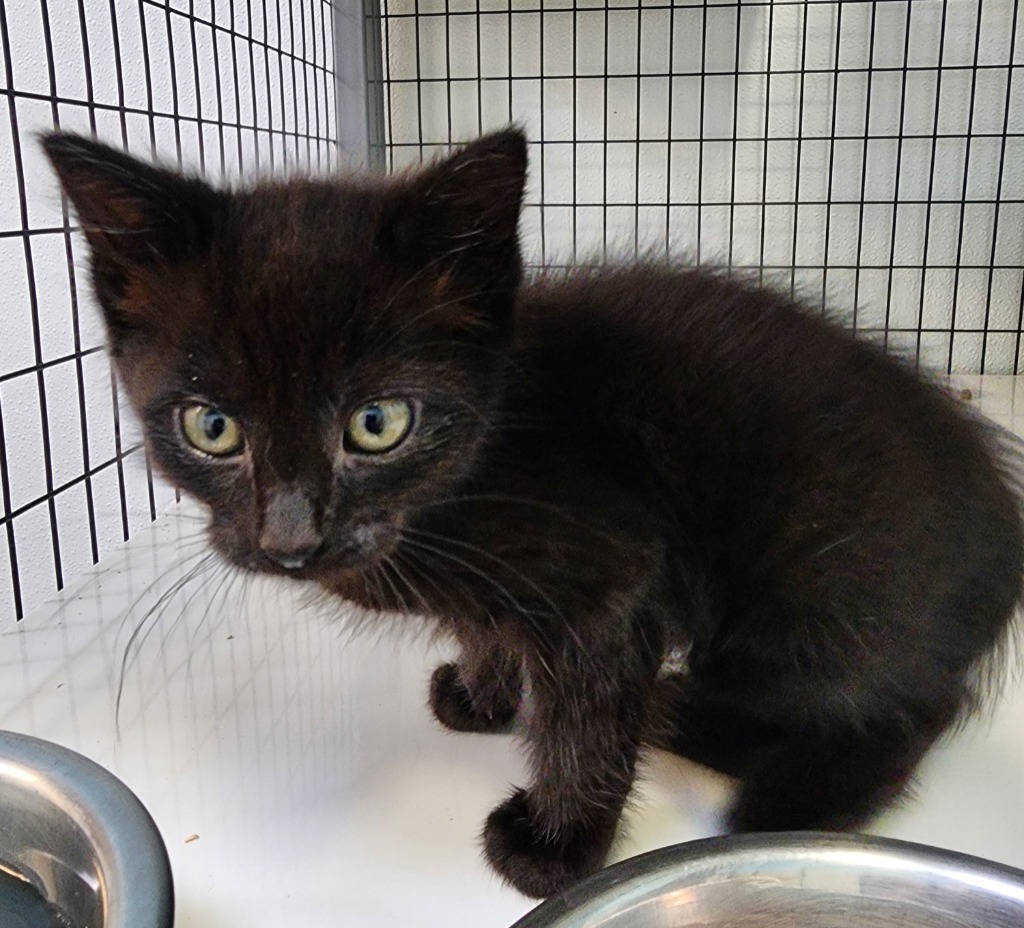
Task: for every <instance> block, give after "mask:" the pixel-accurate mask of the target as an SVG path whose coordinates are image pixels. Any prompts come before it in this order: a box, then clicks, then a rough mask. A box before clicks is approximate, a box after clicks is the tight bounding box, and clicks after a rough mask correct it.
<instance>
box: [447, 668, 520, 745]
mask: <svg viewBox="0 0 1024 928" xmlns="http://www.w3.org/2000/svg"><path fill="white" fill-rule="evenodd" d="M487 702H488V703H489V705H487V707H486V708H481V707H479V706H478V705H474V703H473V699H472V697H471V696H470V693H469V689H468V688H467V687H466V685H465V684H464V683H463V682H462V676H461V674H460V673H459V665H458V664H442V665H441V666H440V667H438V668H437V669H436V670H435V671H434V674H433V676H432V677H431V678H430V708H431V709H432V710H433V712H434V715H435V717H436V718H437V720H438V721H439V722H440V723H441V724H442V725H444V726H446V727H447V728H450V729H452V730H453V731H475V732H494V731H503V730H504V729H505V728H507V727H508V726H509V725H510V724H511V723H512V720H513V719H514V718H515V715H516V707H515V706H514V705H511V704H510V702H509V700H507V699H505V700H502V699H491V700H487Z"/></svg>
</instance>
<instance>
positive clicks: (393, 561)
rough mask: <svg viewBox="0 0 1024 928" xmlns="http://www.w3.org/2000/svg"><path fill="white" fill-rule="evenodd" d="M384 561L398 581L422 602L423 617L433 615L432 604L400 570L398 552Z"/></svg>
mask: <svg viewBox="0 0 1024 928" xmlns="http://www.w3.org/2000/svg"><path fill="white" fill-rule="evenodd" d="M384 561H385V563H386V564H387V565H388V566H389V567H390V568H391V569H392V570H393V571H394V572H395V576H396V577H398V579H399V580H401V581H402V583H404V584H405V586H406V588H407V589H408V590H409V592H410V593H412V594H413V596H415V597H416V598H417V599H418V600H419V601H420V605H422V606H423V615H425V616H429V615H431V614H432V613H433V610H432V609H431V608H430V604H429V603H428V602H427V601H426V599H424V597H423V594H422V593H421V592H420V591H419V590H418V589H416V587H415V586H414V585H413V583H412V582H411V581H410V580H409V578H408V577H407V576H405V574H403V573H402V571H401V569H400V568H399V566H398V552H397V551H396V552H395V553H394V555H391V556H385V558H384Z"/></svg>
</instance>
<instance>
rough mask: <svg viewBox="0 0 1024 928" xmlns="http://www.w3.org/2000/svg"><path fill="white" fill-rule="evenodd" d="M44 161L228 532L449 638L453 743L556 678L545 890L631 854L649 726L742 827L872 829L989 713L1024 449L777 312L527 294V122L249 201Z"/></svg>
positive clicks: (655, 283) (575, 279) (125, 353)
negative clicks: (703, 769) (420, 157)
mask: <svg viewBox="0 0 1024 928" xmlns="http://www.w3.org/2000/svg"><path fill="white" fill-rule="evenodd" d="M45 146H46V150H47V152H48V154H49V156H50V159H51V160H52V162H53V164H54V166H55V167H56V169H57V172H58V174H59V175H60V179H61V181H62V182H63V185H64V189H65V190H66V191H67V194H68V196H69V197H70V198H71V200H72V202H73V203H74V205H75V207H76V209H77V211H78V215H79V216H80V218H81V221H82V224H83V226H84V229H85V233H86V236H87V237H88V240H89V243H90V245H91V248H92V266H93V279H94V283H95V287H96V291H97V294H98V296H99V300H100V302H101V304H102V306H103V309H104V312H105V315H106V321H107V325H108V328H109V334H110V347H111V350H112V352H113V355H114V358H115V360H116V363H117V366H118V369H119V371H120V374H121V377H122V378H123V380H124V383H125V385H126V387H127V389H128V392H129V394H130V396H131V399H132V401H133V403H134V405H135V408H136V409H137V410H138V413H139V415H140V417H141V418H142V421H143V422H144V424H145V428H146V433H147V436H148V443H149V448H150V451H151V453H152V455H153V457H154V459H155V460H156V461H157V462H158V463H159V465H160V467H161V468H162V469H163V471H164V473H166V474H167V476H168V477H169V478H170V479H171V480H172V481H174V482H175V483H176V484H177V485H179V486H181V487H183V488H185V489H186V490H188V491H189V492H190V493H192V494H193V495H194V496H196V497H197V498H198V499H200V500H202V501H203V502H204V503H206V504H207V505H208V506H209V509H210V515H211V525H210V536H211V539H212V541H213V544H214V545H215V546H216V548H217V549H218V550H219V551H220V552H221V553H222V554H223V555H224V556H225V557H227V558H228V559H229V560H230V561H232V562H234V563H235V564H237V565H240V566H242V567H245V568H248V569H251V570H257V571H263V572H267V573H273V574H279V575H284V576H291V577H295V578H298V579H302V580H310V581H313V582H315V583H318V584H320V585H321V586H322V587H324V588H326V589H327V590H329V591H332V592H334V593H337V594H338V595H339V596H342V597H344V598H346V599H349V600H353V601H355V602H358V603H361V604H362V605H364V606H367V607H370V608H380V609H397V610H400V611H403V612H407V613H410V614H418V613H422V614H426V615H427V616H429V617H430V618H431V619H432V620H433V621H434V622H436V623H439V624H440V626H441V627H442V628H443V629H445V630H447V631H449V632H450V633H451V634H453V635H454V636H455V637H456V638H457V639H458V641H459V643H460V645H461V647H462V656H461V658H460V660H459V662H458V663H456V664H448V665H445V666H443V667H440V668H438V669H437V671H436V672H435V673H434V676H433V680H432V682H431V687H430V702H431V706H432V708H433V710H434V713H435V714H436V715H437V717H438V719H440V720H441V722H443V723H444V724H445V725H447V726H448V727H450V728H453V729H457V730H460V731H491V730H495V729H500V728H503V727H505V726H506V725H507V724H508V723H509V722H510V721H512V719H513V718H514V717H515V715H516V712H517V709H518V705H519V700H520V694H521V692H522V689H523V684H524V681H529V684H530V688H531V691H532V700H533V711H532V712H531V713H530V718H529V719H528V721H527V726H526V733H525V737H526V743H527V745H528V747H529V750H530V756H531V761H532V766H533V781H532V783H530V784H529V786H528V787H526V788H524V789H519V790H517V791H516V792H515V793H514V794H513V795H512V796H511V797H509V798H508V799H507V800H506V801H505V802H503V803H502V804H501V805H500V806H499V807H498V808H497V809H496V810H495V811H494V812H493V813H492V814H491V815H490V817H489V818H488V820H487V824H486V827H485V830H484V844H485V848H486V852H487V856H488V858H489V860H490V861H491V863H492V864H493V865H494V867H495V868H496V869H497V870H498V871H499V873H501V875H502V876H503V877H505V879H507V880H508V881H509V882H510V883H512V884H513V885H514V886H516V887H518V888H519V889H520V890H522V891H523V892H524V893H527V894H529V895H533V896H544V895H547V894H549V893H552V892H554V891H556V890H558V889H561V888H562V887H564V886H566V885H567V884H569V883H571V882H572V881H573V880H576V879H577V878H579V877H581V876H584V875H586V874H588V873H590V872H592V871H593V870H595V869H596V868H598V867H600V866H601V864H602V862H603V861H604V859H605V855H606V854H607V852H608V849H609V847H610V845H611V843H612V839H613V837H614V834H615V829H616V824H617V822H618V820H619V816H620V813H621V811H622V808H623V804H624V803H625V801H626V798H627V796H628V795H629V792H630V788H631V786H632V783H633V777H634V770H635V765H636V762H637V755H638V752H639V751H640V748H641V745H642V744H643V743H645V742H646V743H653V744H658V745H663V746H668V747H670V748H672V749H674V750H676V751H678V752H680V753H682V754H685V755H687V756H689V757H692V758H694V759H696V760H698V761H701V762H703V763H706V764H709V765H711V766H713V767H716V768H719V769H721V770H723V771H726V772H728V773H731V774H735V775H736V776H738V777H740V778H741V779H742V781H743V785H742V788H741V791H740V793H739V798H738V800H737V801H736V804H735V806H734V807H733V809H732V811H731V825H732V827H733V828H736V829H753V830H765V829H803V828H850V827H853V826H856V825H858V824H859V823H861V822H863V821H864V820H865V818H866V817H868V816H869V815H870V814H871V813H872V812H873V811H874V810H876V809H877V808H879V806H880V805H881V804H883V803H885V802H886V801H888V800H890V799H892V798H893V797H895V796H896V795H897V794H899V793H900V791H901V790H902V789H903V787H904V785H905V783H906V782H907V779H908V777H909V776H910V775H911V772H912V771H913V769H914V767H915V765H916V764H917V762H918V761H919V760H920V758H921V756H922V754H923V753H924V752H925V751H926V750H927V748H928V747H929V745H930V744H931V743H932V742H933V741H934V740H935V739H936V738H937V737H938V735H939V734H940V733H941V732H942V731H943V730H944V729H946V728H947V727H948V726H949V725H950V724H951V723H952V722H953V721H954V720H955V719H957V718H958V715H959V714H960V713H961V711H962V710H964V709H965V708H969V707H970V706H971V704H972V702H973V699H974V697H975V695H976V694H975V690H976V685H975V681H976V679H977V674H978V672H979V667H980V666H981V662H982V659H983V658H985V656H986V655H990V654H991V653H992V652H993V650H994V648H995V647H996V645H997V644H998V642H999V641H1000V640H1001V638H1002V637H1003V635H1004V633H1005V632H1006V630H1007V628H1008V625H1009V623H1010V620H1011V616H1012V614H1013V612H1014V608H1015V606H1016V604H1017V601H1018V599H1019V598H1020V596H1021V577H1022V556H1024V551H1022V544H1024V542H1022V529H1021V516H1020V512H1019V509H1018V503H1017V496H1016V492H1015V489H1014V484H1013V482H1012V480H1011V477H1010V474H1009V469H1010V466H1011V465H1012V464H1013V457H1012V453H1011V451H1010V450H1009V448H1008V446H1007V445H1006V444H1005V442H1004V440H1003V439H1002V438H1001V437H1000V436H999V435H998V433H997V432H996V431H995V430H994V429H991V428H989V427H987V426H985V425H984V424H983V423H981V422H979V421H978V420H976V419H974V418H971V416H970V415H969V414H968V413H967V412H966V411H965V410H964V409H963V408H961V407H960V406H959V405H958V404H957V403H956V402H955V401H954V400H952V399H951V398H950V397H948V396H947V395H946V394H945V393H943V392H942V391H941V390H940V389H938V388H937V387H935V386H931V385H929V384H927V383H925V382H923V381H922V380H921V379H920V378H918V377H917V376H915V374H913V373H912V372H911V371H909V370H908V369H906V368H904V367H902V366H900V365H899V364H898V363H896V362H894V361H892V360H889V359H887V358H886V357H884V356H883V355H882V353H881V352H880V351H878V350H876V349H875V348H874V347H871V346H869V345H867V344H863V343H860V342H858V341H855V340H854V339H853V338H852V337H851V336H850V335H849V334H847V333H846V332H844V331H842V330H840V329H839V328H838V327H835V326H833V325H831V324H828V323H826V322H824V321H822V320H821V319H819V318H817V317H816V316H815V315H814V314H812V313H811V312H809V311H808V310H806V309H805V308H802V307H800V306H797V305H794V304H793V303H792V302H791V301H790V300H789V299H787V298H786V297H785V296H782V295H780V294H778V293H774V292H770V291H766V290H758V289H751V288H749V287H747V286H744V285H742V284H739V283H737V282H735V281H732V280H728V279H725V278H724V277H722V276H719V275H716V274H712V273H708V272H706V271H703V270H698V271H695V270H683V269H677V268H673V267H666V266H659V265H652V264H646V265H640V266H635V267H622V268H610V269H605V270H599V271H578V272H572V273H569V274H567V275H564V276H552V277H548V278H542V279H539V280H535V281H530V282H527V283H523V282H522V270H521V261H520V253H519V243H518V237H517V223H518V219H519V209H520V200H521V196H522V191H523V183H524V176H525V172H526V144H525V141H524V139H523V136H522V135H521V134H520V133H519V132H517V131H506V132H501V133H498V134H495V135H491V136H488V137H486V138H483V139H481V140H480V141H478V142H475V143H473V144H471V145H469V146H468V147H466V148H464V149H462V150H461V151H459V152H457V153H456V154H454V155H453V156H451V157H450V158H448V159H447V160H444V161H441V162H439V163H438V164H435V165H433V166H430V167H427V168H425V169H424V170H422V171H421V172H419V173H415V174H411V175H408V176H404V177H399V178H395V179H391V180H379V179H372V178H369V177H357V178H349V179H343V180H335V179H327V180H305V181H288V182H284V183H268V184H263V185H260V186H256V187H254V188H252V189H248V190H242V191H238V192H223V191H216V190H214V189H212V188H210V187H209V186H207V185H206V184H205V183H203V182H202V181H200V180H196V179H185V178H182V177H181V176H179V175H177V174H175V173H171V172H168V171H164V170H160V169H157V168H154V167H150V166H147V165H144V164H141V163H140V162H138V161H135V160H134V159H132V158H129V157H127V156H126V155H124V154H122V153H120V152H118V151H115V150H112V149H110V148H107V147H104V146H102V145H99V144H97V143H95V142H92V141H88V140H85V139H81V138H75V137H72V136H67V135H51V136H49V137H48V138H46V140H45ZM672 651H674V652H675V653H676V654H679V653H686V654H687V655H688V660H687V667H686V670H685V672H684V673H683V674H676V675H674V676H666V675H664V674H659V668H660V667H661V665H662V663H663V660H664V658H665V656H666V654H667V653H669V652H672Z"/></svg>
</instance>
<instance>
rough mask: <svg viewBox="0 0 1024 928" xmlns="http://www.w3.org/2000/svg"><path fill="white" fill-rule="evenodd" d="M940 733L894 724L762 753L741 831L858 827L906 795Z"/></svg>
mask: <svg viewBox="0 0 1024 928" xmlns="http://www.w3.org/2000/svg"><path fill="white" fill-rule="evenodd" d="M937 733H938V731H937V730H934V731H932V732H931V733H926V732H917V733H910V732H908V731H907V730H906V729H905V728H902V727H901V726H899V725H898V724H895V723H892V722H885V723H879V724H873V725H872V724H868V725H865V726H863V727H858V729H857V730H853V729H848V730H845V731H840V732H830V733H817V734H813V735H812V734H793V735H791V736H790V737H789V738H787V739H784V740H781V741H780V742H779V743H778V744H776V745H775V746H774V747H771V748H768V749H766V750H762V751H760V752H758V753H757V754H756V755H755V756H754V757H753V759H752V763H751V766H750V767H749V769H748V770H747V772H746V774H745V776H744V781H743V786H742V787H741V789H740V793H739V796H738V798H737V800H736V803H735V805H734V806H733V808H732V810H731V812H730V814H729V822H730V826H731V828H732V830H734V831H802V830H826V831H842V830H849V829H856V828H858V827H859V826H861V825H863V824H864V822H865V821H867V820H868V819H869V818H871V816H872V815H874V814H875V813H876V812H878V811H880V810H881V808H882V807H883V806H885V805H887V804H888V803H890V802H892V801H893V800H895V799H896V798H897V797H898V796H899V795H900V794H901V793H903V791H904V789H905V787H906V785H907V783H908V781H909V780H910V778H911V776H912V774H913V772H914V768H915V767H916V766H917V764H918V762H919V761H920V760H921V757H922V756H923V755H924V753H925V751H926V750H927V749H928V747H929V746H930V745H931V743H932V740H933V739H934V737H935V735H936V734H937Z"/></svg>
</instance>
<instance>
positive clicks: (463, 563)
mask: <svg viewBox="0 0 1024 928" xmlns="http://www.w3.org/2000/svg"><path fill="white" fill-rule="evenodd" d="M405 531H408V529H406V530H405ZM405 543H406V544H407V545H409V546H410V547H412V548H420V549H423V550H425V551H428V552H430V553H432V554H436V555H437V556H438V557H441V558H445V559H447V560H449V561H451V562H452V563H453V564H457V565H458V566H460V567H463V568H465V569H466V570H468V571H469V572H470V573H471V574H473V575H474V576H476V577H479V578H480V579H481V580H483V581H485V582H486V583H489V584H490V585H491V586H492V587H494V589H495V590H497V591H498V593H499V594H500V595H501V596H502V597H503V598H504V599H505V601H506V602H507V604H508V606H509V607H511V608H512V610H513V611H514V612H515V613H516V614H517V615H519V616H520V617H521V618H523V619H525V620H526V622H527V624H528V625H529V626H530V627H531V628H532V629H533V630H534V631H535V632H536V633H537V635H538V636H539V637H541V638H543V633H544V629H543V628H542V626H541V625H540V623H539V622H538V621H537V617H536V616H535V615H534V614H533V613H531V612H530V611H529V610H528V609H527V608H526V607H525V606H523V604H522V603H520V602H519V600H517V599H516V598H515V596H513V595H512V593H511V592H510V591H509V590H508V588H507V587H506V586H504V584H502V583H501V582H500V581H499V580H497V579H495V578H494V577H492V576H490V574H488V573H487V572H486V571H484V570H481V569H480V568H478V567H477V566H476V565H474V564H471V563H470V562H469V561H467V560H465V559H464V558H460V557H458V556H457V555H454V554H452V553H451V552H450V551H445V550H443V549H441V548H437V547H435V546H433V545H429V544H426V543H425V542H423V541H421V540H419V539H415V538H409V537H405ZM493 621H494V620H493V617H492V622H493ZM494 624H495V628H497V623H494Z"/></svg>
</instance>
